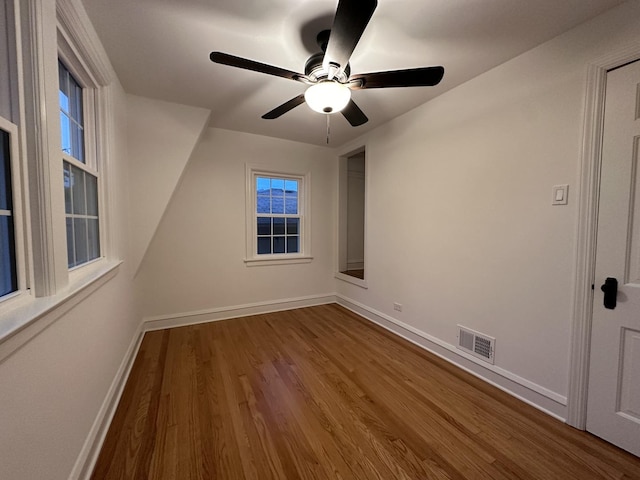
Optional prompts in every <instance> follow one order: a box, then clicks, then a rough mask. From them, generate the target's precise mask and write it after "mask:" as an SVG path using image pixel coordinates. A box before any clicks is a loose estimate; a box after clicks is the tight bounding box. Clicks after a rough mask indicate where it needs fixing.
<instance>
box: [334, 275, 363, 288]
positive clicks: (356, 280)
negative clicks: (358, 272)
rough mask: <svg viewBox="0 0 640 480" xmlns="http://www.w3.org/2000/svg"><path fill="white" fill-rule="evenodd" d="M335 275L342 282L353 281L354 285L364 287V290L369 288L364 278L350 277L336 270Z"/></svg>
mask: <svg viewBox="0 0 640 480" xmlns="http://www.w3.org/2000/svg"><path fill="white" fill-rule="evenodd" d="M335 277H336V278H337V279H338V280H342V281H343V282H347V283H353V284H354V285H357V286H358V287H360V288H364V289H365V290H366V289H368V288H369V286H368V285H367V281H366V280H362V279H360V278H356V277H352V276H351V275H345V274H344V273H340V272H336V274H335Z"/></svg>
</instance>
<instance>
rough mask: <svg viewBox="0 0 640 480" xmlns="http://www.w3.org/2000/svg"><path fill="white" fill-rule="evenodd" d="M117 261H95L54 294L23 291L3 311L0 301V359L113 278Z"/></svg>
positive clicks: (118, 264)
mask: <svg viewBox="0 0 640 480" xmlns="http://www.w3.org/2000/svg"><path fill="white" fill-rule="evenodd" d="M121 264H122V260H113V261H104V262H99V263H97V264H95V265H93V268H92V269H91V270H90V271H87V272H86V275H83V276H82V277H80V276H77V277H75V278H74V279H73V282H71V283H70V284H69V285H68V286H67V287H66V288H64V289H63V290H62V291H60V292H58V293H57V294H55V295H52V296H49V297H40V298H35V297H33V296H32V295H31V293H30V292H28V291H27V292H23V293H22V294H21V295H20V298H16V299H12V300H17V301H16V302H15V303H14V302H11V303H10V304H7V305H6V306H7V307H8V308H7V309H6V311H2V310H4V309H3V307H4V305H2V304H0V362H2V360H4V359H5V358H6V357H8V356H9V355H11V354H12V353H13V352H15V351H16V350H18V349H19V348H20V347H21V346H22V345H24V344H25V343H27V342H28V341H29V340H31V339H32V338H33V337H35V336H36V335H38V334H39V333H40V332H41V331H43V330H44V329H45V328H47V327H48V326H49V325H51V324H52V323H53V322H55V321H56V320H57V319H58V318H60V317H61V316H62V315H64V314H65V313H66V312H67V311H69V310H71V308H73V307H74V306H76V305H77V304H78V303H80V302H81V301H82V300H84V299H85V298H86V297H87V296H89V295H90V294H91V293H93V292H94V291H95V290H96V289H98V288H99V287H101V286H102V285H103V284H105V283H106V282H107V281H108V280H110V279H111V278H113V277H114V276H115V274H116V272H117V268H118V267H119V266H120V265H121Z"/></svg>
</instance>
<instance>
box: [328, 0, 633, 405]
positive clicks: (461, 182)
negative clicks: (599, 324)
mask: <svg viewBox="0 0 640 480" xmlns="http://www.w3.org/2000/svg"><path fill="white" fill-rule="evenodd" d="M638 38H640V2H637V1H633V2H629V3H627V4H625V5H623V6H621V7H619V8H618V9H616V10H613V11H610V12H609V13H607V14H605V15H603V16H601V17H599V18H597V19H595V20H594V21H591V22H589V23H587V24H584V25H582V26H580V27H578V28H576V29H574V30H573V31H570V32H568V33H567V34H565V35H562V36H560V37H557V38H556V39H554V40H552V41H550V42H548V43H546V44H544V45H542V46H540V47H538V48H536V49H534V50H532V51H530V52H528V53H525V54H524V55H522V56H520V57H518V58H516V59H514V60H512V61H510V62H507V63H505V64H503V65H501V66H499V67H497V68H495V69H493V70H491V71H490V72H488V73H486V74H484V75H482V76H481V77H479V78H476V79H474V80H472V81H470V82H468V83H466V84H464V85H462V86H460V87H458V88H456V89H454V90H452V91H449V92H448V93H446V94H444V95H442V96H441V97H439V98H436V99H435V100H433V101H431V102H429V103H427V104H425V105H423V106H421V107H419V108H417V109H415V110H413V111H411V112H409V113H407V114H406V115H404V116H402V117H399V118H397V119H395V120H394V121H392V122H389V123H388V124H385V125H383V126H381V127H380V128H378V129H376V130H375V131H373V132H371V134H369V135H367V136H366V137H364V138H361V139H360V140H359V141H356V142H353V143H352V144H351V145H348V146H346V147H345V148H344V149H342V150H341V151H340V152H338V153H341V154H344V152H348V151H350V150H353V149H354V148H356V147H359V146H361V145H363V144H366V153H367V175H368V184H367V191H368V192H369V193H368V204H367V232H366V247H365V248H366V259H367V264H366V269H367V271H366V276H367V282H368V286H369V288H368V290H364V289H361V288H359V287H357V286H354V285H351V284H348V283H344V282H341V281H338V282H337V289H338V292H339V293H340V294H341V295H344V296H345V297H348V298H350V299H352V300H355V301H357V302H360V303H361V304H363V305H365V306H366V307H367V308H368V309H370V310H375V311H377V312H381V313H382V314H383V315H388V316H390V317H393V318H395V319H397V320H399V321H401V322H404V323H406V324H407V325H409V326H410V327H412V328H413V329H416V330H417V331H419V332H421V333H422V334H424V335H425V336H432V337H435V339H436V340H437V341H439V342H441V343H442V342H444V343H445V344H449V345H455V344H456V343H457V340H456V330H457V329H456V324H458V323H459V324H462V325H465V326H468V327H470V328H472V329H474V330H478V331H480V332H483V333H486V334H488V335H491V336H494V337H496V338H497V344H496V357H495V358H496V366H497V367H498V369H501V371H503V372H506V373H508V374H510V375H516V376H518V377H521V379H524V380H525V381H526V382H531V383H533V384H535V385H534V386H538V387H540V388H539V389H538V390H539V391H541V392H543V393H545V394H550V395H551V396H552V397H554V398H555V399H556V402H557V404H555V405H553V406H552V407H549V408H550V409H551V410H553V411H555V413H557V414H559V415H564V414H565V413H566V412H565V409H564V406H563V405H562V403H563V402H564V400H563V398H562V397H565V396H566V394H567V385H568V374H569V372H568V368H569V367H568V358H569V349H570V336H569V334H570V327H571V316H572V293H573V279H574V257H575V246H576V236H575V233H576V225H577V198H578V195H579V192H578V173H579V162H580V159H581V156H580V155H581V140H582V139H581V135H582V128H583V101H584V88H585V79H586V67H587V64H588V63H589V62H590V61H593V60H594V59H595V58H597V57H598V56H601V55H603V54H605V53H607V52H609V51H610V50H611V49H613V48H621V47H623V46H624V45H627V44H629V43H632V42H635V43H636V44H637V42H638ZM564 183H568V184H570V194H569V205H568V206H552V205H551V191H552V190H551V189H552V186H553V185H557V184H564ZM393 302H399V303H401V304H403V311H402V312H401V313H399V312H395V311H393ZM404 333H407V332H406V331H404Z"/></svg>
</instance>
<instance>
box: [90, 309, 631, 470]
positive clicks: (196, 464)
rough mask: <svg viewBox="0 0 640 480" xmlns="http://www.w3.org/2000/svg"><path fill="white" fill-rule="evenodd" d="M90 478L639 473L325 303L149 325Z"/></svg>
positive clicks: (602, 448)
mask: <svg viewBox="0 0 640 480" xmlns="http://www.w3.org/2000/svg"><path fill="white" fill-rule="evenodd" d="M93 478H95V479H100V480H102V479H146V478H166V479H196V478H198V479H230V480H231V479H233V480H235V479H238V480H239V479H259V480H267V479H276V478H277V479H287V480H290V479H298V478H300V479H343V480H347V479H363V480H372V479H382V480H391V479H412V480H415V479H454V480H456V479H483V480H484V479H503V480H514V479H530V480H547V479H549V480H556V479H557V480H572V479H575V480H589V479H640V459H639V458H637V457H634V456H632V455H630V454H627V453H625V452H623V451H621V450H619V449H617V448H615V447H613V446H611V445H609V444H607V443H605V442H603V441H601V440H599V439H598V438H596V437H594V436H592V435H589V434H587V433H584V432H580V431H577V430H574V429H572V428H571V427H568V426H566V425H564V424H563V423H561V422H558V421H556V420H554V419H553V418H551V417H549V416H547V415H545V414H543V413H541V412H539V411H537V410H535V409H534V408H532V407H530V406H528V405H526V404H524V403H522V402H520V401H518V400H516V399H515V398H513V397H511V396H509V395H507V394H505V393H503V392H501V391H499V390H497V389H495V388H493V387H491V386H490V385H488V384H486V383H484V382H482V381H480V380H478V379H476V378H475V377H472V376H470V375H468V374H466V373H465V372H463V371H461V370H459V369H457V368H455V367H453V366H451V365H449V364H447V363H446V362H444V361H442V360H440V359H438V358H436V357H434V356H432V355H430V354H428V353H426V352H424V351H423V350H421V349H419V348H417V347H415V346H414V345H412V344H410V343H408V342H405V341H403V340H401V339H398V338H397V337H395V336H393V335H392V334H390V333H388V332H386V331H385V330H383V329H381V328H379V327H375V326H373V325H371V324H370V323H368V322H366V321H365V320H362V319H360V318H359V317H357V316H356V315H354V314H352V313H351V312H349V311H347V310H345V309H343V308H341V307H339V306H337V305H325V306H319V307H312V308H305V309H300V310H292V311H288V312H280V313H273V314H267V315H258V316H253V317H245V318H240V319H235V320H228V321H222V322H216V323H209V324H203V325H196V326H190V327H182V328H175V329H171V330H162V331H157V332H151V333H147V334H146V335H145V338H144V341H143V343H142V347H141V350H140V352H139V354H138V356H137V358H136V361H135V365H134V366H133V369H132V372H131V375H130V377H129V380H128V382H127V386H126V388H125V391H124V394H123V397H122V400H121V402H120V406H119V408H118V410H117V413H116V415H115V418H114V420H113V422H112V425H111V428H110V430H109V433H108V435H107V438H106V441H105V443H104V446H103V449H102V452H101V454H100V457H99V459H98V463H97V465H96V468H95V470H94V474H93Z"/></svg>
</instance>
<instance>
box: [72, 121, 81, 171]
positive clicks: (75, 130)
mask: <svg viewBox="0 0 640 480" xmlns="http://www.w3.org/2000/svg"><path fill="white" fill-rule="evenodd" d="M71 145H72V146H71V154H72V155H73V157H74V158H76V159H77V160H80V161H81V162H82V163H84V131H83V130H82V128H81V127H79V126H78V125H76V124H75V123H72V124H71Z"/></svg>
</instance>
